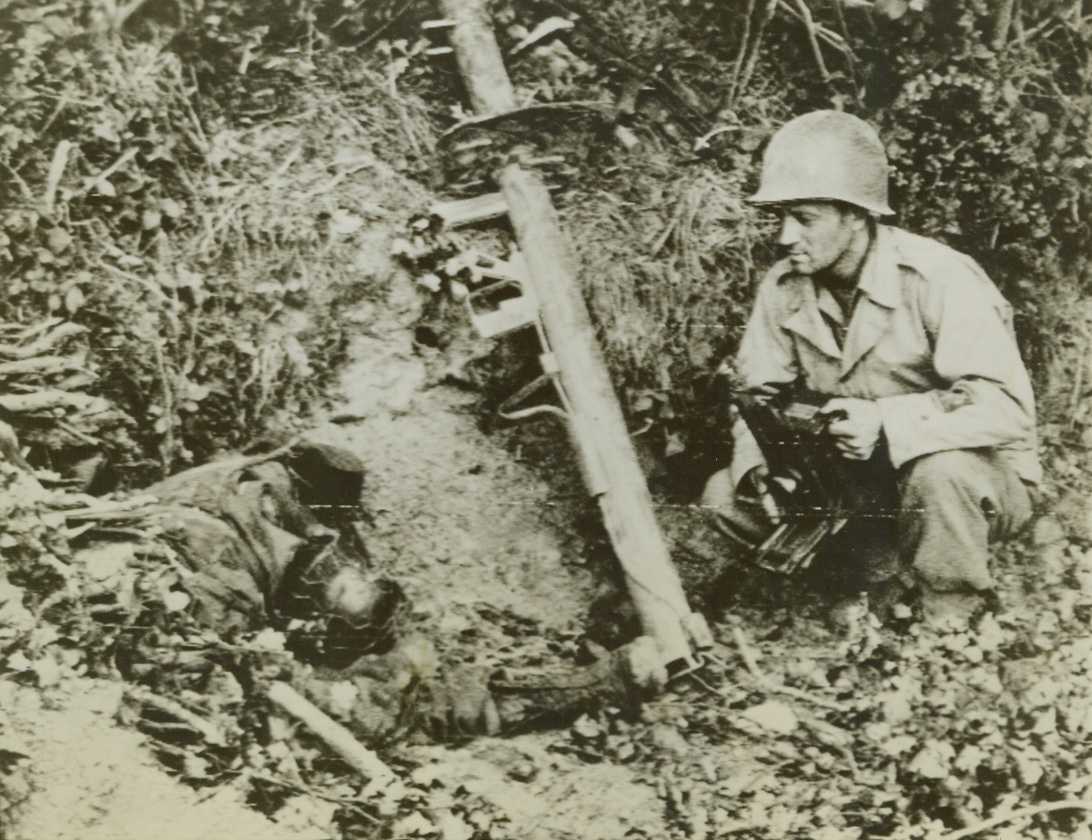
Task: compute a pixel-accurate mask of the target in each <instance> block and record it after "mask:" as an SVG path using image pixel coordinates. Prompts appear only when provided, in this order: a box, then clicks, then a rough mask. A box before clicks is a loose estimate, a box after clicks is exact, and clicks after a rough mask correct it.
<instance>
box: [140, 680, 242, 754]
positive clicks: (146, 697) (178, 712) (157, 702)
mask: <svg viewBox="0 0 1092 840" xmlns="http://www.w3.org/2000/svg"><path fill="white" fill-rule="evenodd" d="M125 693H126V695H128V696H129V697H130V698H132V699H133V700H136V701H137V702H139V703H143V704H144V705H145V706H151V707H152V708H153V709H157V710H159V711H161V712H163V713H165V714H168V715H170V716H171V717H173V718H177V719H178V720H180V721H182V723H184V724H186V726H187V727H189V728H190V729H192V730H194V731H195V732H198V733H200V735H201V737H202V738H204V739H205V741H207V742H208V743H210V744H212V745H213V746H215V747H222V746H224V745H225V744H227V737H226V736H225V735H224V733H223V732H221V731H220V730H219V729H217V728H216V727H215V726H213V725H212V724H211V723H209V722H208V721H207V720H205V719H204V718H201V717H198V716H197V715H195V714H194V713H193V712H191V711H190V710H189V709H187V708H186V707H185V706H183V705H181V704H180V703H176V702H175V701H174V700H168V699H167V698H166V697H161V696H160V695H158V694H156V693H154V692H152V691H149V690H148V689H146V688H141V687H140V686H137V685H127V686H125Z"/></svg>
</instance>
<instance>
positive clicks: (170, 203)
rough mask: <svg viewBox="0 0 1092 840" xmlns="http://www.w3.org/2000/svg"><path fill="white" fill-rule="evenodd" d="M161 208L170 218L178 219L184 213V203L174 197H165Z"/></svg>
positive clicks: (160, 204)
mask: <svg viewBox="0 0 1092 840" xmlns="http://www.w3.org/2000/svg"><path fill="white" fill-rule="evenodd" d="M159 209H160V211H161V212H162V213H163V215H164V216H166V217H167V218H168V219H177V218H179V217H180V216H181V215H182V205H181V204H179V203H178V202H177V201H175V200H174V199H173V198H165V199H163V200H162V201H161V202H160V203H159Z"/></svg>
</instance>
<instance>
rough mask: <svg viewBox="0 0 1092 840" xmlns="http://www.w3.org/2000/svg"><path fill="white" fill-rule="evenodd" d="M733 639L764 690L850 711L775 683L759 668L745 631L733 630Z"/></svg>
mask: <svg viewBox="0 0 1092 840" xmlns="http://www.w3.org/2000/svg"><path fill="white" fill-rule="evenodd" d="M732 638H733V639H734V640H735V643H736V648H737V649H738V650H739V655H740V656H741V657H743V664H744V665H746V666H747V670H748V671H749V672H750V674H751V676H752V677H754V678H755V681H756V682H758V684H759V685H760V686H762V688H764V689H766V690H767V691H769V692H772V693H775V694H784V695H787V696H788V697H796V698H798V699H800V700H807V701H808V702H809V703H814V704H815V705H816V706H822V707H823V708H824V709H830V710H831V711H834V712H848V711H849V709H848V708H847V707H846V706H845V705H844V704H843V703H839V702H837V701H836V700H828V699H826V698H825V697H817V696H816V695H814V694H808V692H806V691H801V690H800V689H799V688H793V687H792V686H789V685H782V684H781V683H779V682H777V681H775V680H774V679H772V678H771V677H769V676H768V675H767V674H766V673H765V672H763V670H762V669H761V668H759V667H758V660H757V659H756V658H755V653H754V648H752V647H751V644H750V642H748V641H747V637H746V636H744V635H743V631H742V630H741V629H740V628H739V627H733V628H732Z"/></svg>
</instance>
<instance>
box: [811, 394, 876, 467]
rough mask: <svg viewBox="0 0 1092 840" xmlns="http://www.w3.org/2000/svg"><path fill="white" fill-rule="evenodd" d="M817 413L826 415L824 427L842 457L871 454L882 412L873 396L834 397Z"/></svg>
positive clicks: (865, 457)
mask: <svg viewBox="0 0 1092 840" xmlns="http://www.w3.org/2000/svg"><path fill="white" fill-rule="evenodd" d="M819 413H820V414H822V415H823V416H825V417H826V418H827V420H828V422H827V431H828V432H829V433H830V435H831V437H833V438H834V445H835V447H836V448H837V449H838V451H839V452H841V453H842V455H843V456H844V457H846V458H850V459H852V460H854V461H867V460H868V459H869V458H871V457H872V453H873V452H874V451H875V449H876V444H878V443H879V442H880V435H881V434H882V433H883V415H882V414H880V406H879V405H878V404H877V403H876V402H875V401H874V400H862V399H858V398H856V397H835V398H834V399H832V400H830V401H829V402H827V404H826V405H824V406H823V407H822V408H820V409H819Z"/></svg>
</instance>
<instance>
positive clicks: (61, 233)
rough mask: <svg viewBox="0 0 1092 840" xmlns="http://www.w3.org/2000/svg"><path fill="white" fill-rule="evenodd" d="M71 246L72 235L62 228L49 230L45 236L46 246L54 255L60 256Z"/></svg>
mask: <svg viewBox="0 0 1092 840" xmlns="http://www.w3.org/2000/svg"><path fill="white" fill-rule="evenodd" d="M71 244H72V235H71V234H70V233H69V232H68V231H67V230H65V229H64V228H62V227H55V228H50V230H49V233H48V234H46V245H48V246H49V250H50V251H52V252H53V253H54V254H61V253H63V252H65V251H67V250H68V248H69V246H70V245H71Z"/></svg>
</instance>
